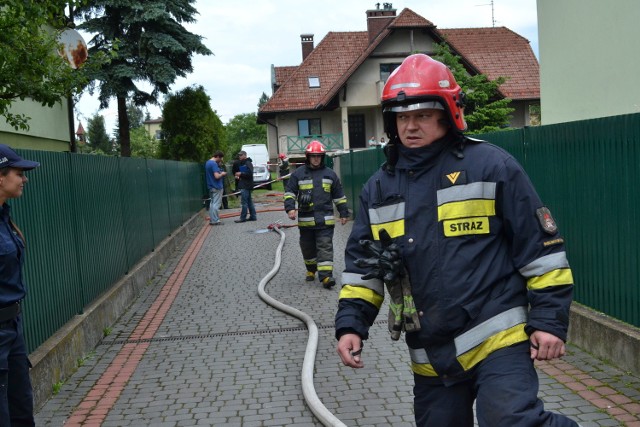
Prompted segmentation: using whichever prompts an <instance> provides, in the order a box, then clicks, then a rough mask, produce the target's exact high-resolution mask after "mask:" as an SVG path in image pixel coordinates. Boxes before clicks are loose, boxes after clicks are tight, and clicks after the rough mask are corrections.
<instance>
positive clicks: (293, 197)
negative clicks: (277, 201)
mask: <svg viewBox="0 0 640 427" xmlns="http://www.w3.org/2000/svg"><path fill="white" fill-rule="evenodd" d="M287 197H291V198H292V199H295V198H296V195H295V194H293V193H290V192H288V191H287V192H286V193H284V198H285V199H286V198H287Z"/></svg>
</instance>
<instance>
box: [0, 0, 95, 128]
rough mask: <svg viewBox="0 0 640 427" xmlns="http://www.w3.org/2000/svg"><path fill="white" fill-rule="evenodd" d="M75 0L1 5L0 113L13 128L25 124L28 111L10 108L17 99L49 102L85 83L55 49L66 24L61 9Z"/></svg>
mask: <svg viewBox="0 0 640 427" xmlns="http://www.w3.org/2000/svg"><path fill="white" fill-rule="evenodd" d="M79 3H81V2H79V1H73V0H71V1H70V0H40V1H24V0H4V1H3V2H2V5H1V6H0V116H2V117H4V118H5V120H6V122H7V123H8V124H9V125H10V126H12V127H13V128H15V129H16V130H28V129H29V125H28V121H29V119H30V118H29V117H27V116H26V115H24V114H15V113H12V112H11V111H10V107H11V104H12V103H13V102H15V101H16V100H25V99H32V100H33V101H35V102H38V103H40V104H41V105H42V106H48V107H53V106H54V105H55V104H56V103H57V102H60V100H61V99H63V98H66V97H67V96H70V95H74V94H77V93H79V92H80V91H81V90H82V88H83V87H84V85H85V84H86V78H85V75H84V73H82V72H78V70H74V69H73V68H71V67H70V66H69V64H68V63H67V62H66V61H65V60H64V59H63V58H62V56H60V55H59V54H58V52H59V50H60V43H59V42H58V38H59V36H60V33H61V32H62V30H63V29H64V27H65V26H66V24H67V22H66V18H65V16H64V13H63V11H64V9H65V7H66V6H67V5H69V4H71V5H75V4H79Z"/></svg>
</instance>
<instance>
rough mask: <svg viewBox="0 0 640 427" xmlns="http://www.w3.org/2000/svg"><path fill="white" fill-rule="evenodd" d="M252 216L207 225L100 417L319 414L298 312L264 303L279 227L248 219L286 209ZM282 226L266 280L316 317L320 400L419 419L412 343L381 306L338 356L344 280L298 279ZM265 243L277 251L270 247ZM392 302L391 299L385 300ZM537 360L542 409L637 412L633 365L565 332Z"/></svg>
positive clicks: (605, 419) (339, 230)
mask: <svg viewBox="0 0 640 427" xmlns="http://www.w3.org/2000/svg"><path fill="white" fill-rule="evenodd" d="M258 218H259V219H258V221H257V223H245V224H241V225H240V224H231V223H230V224H229V226H225V227H216V230H215V233H212V232H210V233H209V234H208V235H207V236H206V238H205V239H204V241H203V243H202V247H201V248H200V250H199V252H198V253H197V254H195V258H193V265H192V266H191V268H190V270H189V271H188V273H187V274H186V275H185V276H184V282H183V283H182V285H181V286H180V288H179V290H178V291H177V293H176V294H175V300H174V301H173V303H172V304H171V305H170V306H168V307H165V308H168V310H166V314H165V315H164V318H162V320H161V322H159V324H158V325H156V326H157V331H156V334H155V336H154V337H153V338H152V339H150V340H149V341H148V342H147V343H146V344H147V347H146V350H145V352H144V353H143V354H142V359H141V360H140V363H139V364H138V365H137V366H136V367H135V370H133V371H132V372H131V377H130V378H129V380H128V381H127V382H126V384H124V388H123V390H122V393H121V394H119V396H118V398H117V399H115V400H114V404H113V406H112V407H111V408H110V409H109V410H108V413H107V414H106V418H105V420H104V422H103V423H102V425H103V426H104V427H107V426H118V427H129V426H135V427H138V426H154V427H155V426H228V427H233V426H243V427H247V426H293V427H297V426H299V427H309V426H313V427H315V426H318V427H320V426H321V425H322V424H321V423H320V422H319V420H317V419H316V418H315V417H314V415H313V413H312V412H311V410H310V409H309V407H308V405H307V403H306V402H305V401H304V397H303V394H302V384H301V379H300V375H301V371H302V364H303V360H304V355H305V347H306V343H307V339H308V335H307V329H306V327H305V325H304V323H303V322H302V321H300V320H299V319H296V318H294V317H291V316H289V315H287V314H285V313H283V312H281V311H279V310H276V309H274V308H272V307H270V306H268V305H266V304H265V303H264V302H263V301H262V300H261V299H260V298H259V296H258V293H257V286H258V282H259V281H260V279H261V278H262V277H263V276H264V275H265V274H266V273H267V272H269V271H270V270H271V268H272V267H273V256H274V254H275V248H276V246H277V244H278V242H279V237H278V235H277V233H273V232H269V233H262V234H255V233H251V231H253V230H255V229H258V228H264V227H266V226H267V225H268V224H270V223H273V222H275V221H276V220H278V219H282V220H285V222H287V220H286V219H285V215H284V214H283V213H282V212H264V213H259V214H258ZM223 221H225V222H229V220H226V219H225V220H223ZM350 227H351V224H349V225H347V226H345V227H340V226H338V227H336V232H335V239H334V245H335V253H336V257H335V266H334V268H335V271H336V272H340V271H341V270H342V269H343V262H344V261H343V259H342V256H340V254H342V253H343V250H344V245H345V243H346V239H347V236H348V233H349V230H350ZM197 232H199V230H196V231H195V232H194V234H193V236H192V237H193V238H195V237H196V233H197ZM285 233H286V244H285V245H284V247H283V254H282V257H281V259H282V264H281V267H280V270H279V271H278V272H277V274H276V275H275V276H274V277H273V278H272V279H271V280H270V281H269V283H268V284H267V285H266V286H265V289H266V291H267V292H268V293H269V294H270V295H271V296H272V297H273V298H275V299H277V300H279V301H281V302H283V303H285V304H289V305H291V306H294V307H295V308H297V309H299V310H301V311H304V312H306V313H308V314H309V315H310V316H311V317H312V318H313V319H314V321H315V322H316V325H317V326H318V338H319V343H318V350H317V354H316V357H315V367H314V387H315V392H316V394H317V395H318V397H319V398H320V400H321V401H322V403H323V404H324V405H325V407H326V408H327V409H329V410H330V411H331V412H332V413H334V414H335V415H336V416H337V417H338V418H339V419H341V420H342V421H343V422H344V423H345V424H347V425H349V426H367V427H372V426H374V427H375V426H388V425H393V426H395V427H404V426H412V425H414V420H413V394H412V390H413V375H412V374H411V371H410V369H409V363H410V361H409V355H408V352H407V349H406V345H405V344H404V343H403V342H392V341H391V340H390V339H389V338H388V331H387V325H386V323H385V322H386V317H385V316H384V315H383V314H381V315H380V316H379V318H378V319H377V322H376V324H374V325H373V327H372V328H371V338H370V339H369V340H368V341H367V343H366V345H365V347H364V352H363V358H364V359H363V360H364V362H365V368H363V369H359V370H353V369H351V368H347V367H345V366H343V365H342V364H341V363H340V361H339V359H338V356H337V355H336V353H335V344H336V340H335V338H334V336H333V329H332V327H333V321H334V320H333V318H334V315H335V310H336V305H337V298H338V286H336V288H334V289H332V290H331V291H327V290H325V289H323V288H322V287H321V286H320V284H319V283H318V282H314V283H312V284H308V283H305V282H303V281H302V280H301V279H300V278H301V277H303V274H304V267H303V263H302V257H301V255H300V250H299V247H298V236H299V234H298V230H297V229H296V228H291V229H287V230H286V231H285ZM190 243H191V242H187V243H185V244H184V245H182V246H180V247H179V248H178V249H177V250H176V253H175V254H174V256H173V257H172V258H171V259H170V260H169V261H168V262H167V263H166V268H165V269H164V270H162V271H161V272H159V274H158V275H156V277H155V278H154V279H153V280H152V281H151V285H149V286H146V287H145V288H144V289H143V290H142V292H141V294H140V295H139V296H138V297H137V298H136V299H135V300H134V301H132V304H131V306H130V308H129V310H128V311H127V312H126V313H125V314H124V315H123V316H122V317H121V319H119V320H118V322H117V323H116V324H115V325H113V327H112V334H111V335H110V336H109V337H106V338H105V339H104V340H103V342H102V343H101V344H100V345H98V346H97V348H96V349H95V353H94V354H93V356H92V357H90V358H88V359H87V360H86V361H85V364H84V365H83V366H82V367H81V368H79V369H78V371H77V372H76V373H75V374H74V375H73V376H72V377H71V378H69V379H68V380H67V381H66V382H65V384H64V386H63V387H62V389H61V391H60V393H59V394H58V395H57V396H54V397H53V398H52V399H51V400H50V401H49V402H47V403H46V404H45V405H44V407H43V408H42V409H40V410H39V411H38V413H37V415H36V422H37V425H46V426H51V427H62V426H63V424H64V422H65V420H67V419H68V418H69V417H70V415H71V414H72V413H73V411H74V410H75V409H76V408H77V407H78V406H79V405H80V404H81V403H82V401H83V399H84V398H85V396H87V395H88V394H89V393H90V392H91V390H92V389H93V387H94V386H95V385H96V384H97V382H98V381H99V380H100V378H101V375H102V373H103V372H105V371H106V370H107V369H108V368H109V365H110V364H111V362H112V361H113V360H114V359H115V358H116V357H117V356H118V355H119V352H120V351H121V350H122V349H123V348H125V342H126V341H127V340H128V339H129V337H130V335H131V333H132V332H133V331H134V330H135V328H136V327H137V325H138V323H139V322H140V321H142V319H143V318H144V315H145V313H146V312H147V311H148V310H149V308H150V307H152V305H153V303H154V301H155V300H156V298H157V297H158V296H159V295H161V292H163V287H164V286H165V284H167V283H169V279H170V278H171V277H173V276H172V274H173V273H174V271H175V270H176V268H177V266H178V265H179V263H180V260H181V258H182V256H183V255H184V254H186V253H187V250H188V249H189V244H190ZM220 248H223V249H224V250H222V251H221V250H220ZM264 248H270V250H271V251H270V252H269V253H265V250H264ZM337 276H339V275H338V274H337ZM387 308H388V306H387V305H386V303H385V304H384V305H383V307H382V308H381V313H386V311H387ZM134 347H135V348H137V349H139V348H141V345H139V344H135V345H134ZM536 368H537V370H538V373H539V378H540V394H539V395H540V397H541V399H542V400H543V401H544V402H545V405H546V408H547V409H550V410H553V411H554V412H560V413H563V414H565V415H567V416H569V417H571V418H572V419H574V420H578V421H579V422H580V423H581V424H582V425H583V426H584V427H594V426H616V425H621V423H623V422H624V423H626V425H627V427H630V426H633V425H634V423H638V417H637V416H636V415H634V414H638V413H639V412H640V404H639V403H638V402H639V400H640V379H638V378H636V377H634V376H633V375H629V374H628V373H627V372H623V371H621V370H618V369H617V368H616V367H612V366H610V365H607V364H605V363H603V362H601V361H599V360H597V359H595V358H594V357H593V356H591V355H589V354H588V353H586V352H584V351H582V350H580V349H579V348H576V347H574V346H572V345H571V344H569V345H568V346H567V355H566V356H565V357H564V358H563V360H560V361H551V362H536ZM636 427H638V425H637V424H636Z"/></svg>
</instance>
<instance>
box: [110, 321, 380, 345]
mask: <svg viewBox="0 0 640 427" xmlns="http://www.w3.org/2000/svg"><path fill="white" fill-rule="evenodd" d="M386 323H387V321H386V320H380V321H376V322H374V324H376V325H378V324H386ZM333 328H334V325H324V326H322V325H319V326H318V329H333ZM306 330H307V328H305V327H297V328H278V329H258V330H255V331H237V332H218V333H215V334H195V335H179V336H171V337H154V338H145V339H139V340H130V339H122V340H112V341H102V342H101V343H100V344H99V345H106V346H110V345H123V344H142V343H150V342H164V341H191V340H201V339H206V338H218V337H234V336H241V335H265V334H280V333H283V332H300V331H306Z"/></svg>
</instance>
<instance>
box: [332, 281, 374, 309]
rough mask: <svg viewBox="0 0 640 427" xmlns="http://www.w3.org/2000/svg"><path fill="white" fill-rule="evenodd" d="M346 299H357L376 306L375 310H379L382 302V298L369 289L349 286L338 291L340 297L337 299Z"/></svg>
mask: <svg viewBox="0 0 640 427" xmlns="http://www.w3.org/2000/svg"><path fill="white" fill-rule="evenodd" d="M346 298H350V299H353V298H357V299H361V300H364V301H367V302H369V303H371V304H373V305H374V306H376V308H378V309H379V308H380V306H381V305H382V301H383V300H384V297H383V296H382V295H380V294H378V293H376V292H374V291H372V290H371V289H367V288H362V287H360V286H351V285H344V286H343V287H342V289H341V290H340V296H339V298H338V299H346Z"/></svg>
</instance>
